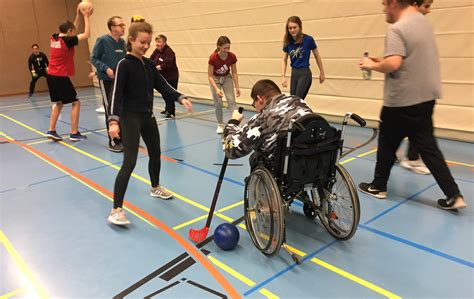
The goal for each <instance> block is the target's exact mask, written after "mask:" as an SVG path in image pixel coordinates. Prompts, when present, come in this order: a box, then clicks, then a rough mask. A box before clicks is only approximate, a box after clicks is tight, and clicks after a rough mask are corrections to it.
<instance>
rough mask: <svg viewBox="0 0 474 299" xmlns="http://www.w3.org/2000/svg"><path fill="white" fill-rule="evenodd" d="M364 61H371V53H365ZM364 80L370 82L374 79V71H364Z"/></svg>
mask: <svg viewBox="0 0 474 299" xmlns="http://www.w3.org/2000/svg"><path fill="white" fill-rule="evenodd" d="M364 59H369V52H364ZM362 78H364V80H370V79H372V71H371V70H367V71H366V70H363V71H362Z"/></svg>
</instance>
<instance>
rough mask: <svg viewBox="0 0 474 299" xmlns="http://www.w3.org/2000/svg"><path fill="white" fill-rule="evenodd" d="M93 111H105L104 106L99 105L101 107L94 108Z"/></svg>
mask: <svg viewBox="0 0 474 299" xmlns="http://www.w3.org/2000/svg"><path fill="white" fill-rule="evenodd" d="M95 112H98V113H105V108H104V106H101V107H99V108H97V109H95Z"/></svg>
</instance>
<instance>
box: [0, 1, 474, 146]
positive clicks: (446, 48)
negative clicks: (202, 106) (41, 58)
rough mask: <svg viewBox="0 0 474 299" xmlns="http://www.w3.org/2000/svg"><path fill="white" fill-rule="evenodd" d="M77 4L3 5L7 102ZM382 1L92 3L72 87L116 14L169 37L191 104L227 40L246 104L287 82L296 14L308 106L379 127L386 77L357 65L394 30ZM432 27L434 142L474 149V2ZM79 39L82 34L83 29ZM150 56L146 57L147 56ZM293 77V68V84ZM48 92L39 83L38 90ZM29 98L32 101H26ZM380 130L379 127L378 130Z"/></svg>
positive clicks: (0, 55) (445, 13)
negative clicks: (264, 87) (322, 75)
mask: <svg viewBox="0 0 474 299" xmlns="http://www.w3.org/2000/svg"><path fill="white" fill-rule="evenodd" d="M77 2H78V1H75V0H0V74H1V75H0V96H1V95H8V94H18V93H25V94H26V93H27V87H28V83H29V80H30V75H29V72H28V68H27V59H28V56H29V55H30V53H31V49H30V46H31V44H33V43H38V44H39V45H40V49H41V50H42V51H43V52H44V53H45V54H47V55H49V36H50V35H51V33H53V32H57V27H58V24H59V23H61V22H62V21H63V20H66V19H69V20H71V21H73V20H74V17H75V9H76V5H77ZM381 2H382V1H381V0H313V1H273V0H272V1H268V0H267V1H266V0H263V1H262V0H260V1H242V0H230V1H173V0H166V1H165V0H94V1H93V3H94V14H93V16H92V17H91V37H90V39H89V44H88V45H86V44H83V45H81V46H79V47H78V48H77V49H76V55H75V64H76V76H75V77H74V79H73V82H74V84H75V86H77V87H80V86H90V85H92V82H91V81H90V79H88V78H87V74H88V72H89V71H90V65H89V64H88V61H89V51H90V50H91V49H92V47H93V45H94V42H95V40H96V38H97V37H98V36H100V35H102V34H105V33H107V32H108V30H107V26H106V22H107V19H108V18H109V17H110V16H113V15H119V16H122V17H123V18H124V20H125V21H126V22H127V24H128V23H129V21H130V17H131V16H132V15H135V14H139V15H142V16H143V17H145V19H146V20H147V21H149V22H150V23H151V24H153V26H154V31H155V34H159V33H161V34H165V35H166V36H167V37H168V44H169V45H170V46H171V47H172V48H173V50H174V51H175V52H176V56H177V62H178V67H179V70H180V81H179V89H180V91H181V92H183V93H185V94H188V95H190V96H192V97H195V98H196V97H197V98H203V99H208V100H210V90H209V87H208V81H207V60H208V57H209V55H210V53H211V52H212V51H213V50H214V48H215V43H216V40H217V38H218V37H219V36H220V35H227V36H228V37H229V38H230V39H231V41H232V45H231V51H233V52H234V53H236V55H237V58H238V63H237V68H238V73H239V81H240V85H241V90H242V95H241V97H240V99H238V101H241V102H243V103H250V97H249V90H250V88H251V87H252V85H253V84H254V83H255V82H256V81H257V80H259V79H262V78H269V79H272V80H274V81H275V82H277V83H279V82H280V61H281V55H282V51H281V48H282V38H283V34H284V30H285V22H286V19H287V18H288V17H289V16H291V15H298V16H300V17H301V19H302V20H303V31H304V32H305V33H307V34H310V35H312V36H313V37H314V38H315V40H316V43H317V45H318V48H319V52H320V54H321V57H322V60H323V64H324V69H325V72H326V82H324V84H322V85H320V84H319V81H318V77H317V76H318V74H319V71H318V68H317V66H316V63H315V61H314V59H312V61H311V64H312V65H311V68H312V71H313V85H312V87H311V89H310V93H309V95H308V97H307V99H306V100H307V101H308V102H309V103H310V105H311V106H312V107H313V108H315V110H316V111H317V112H318V113H322V114H325V115H329V116H338V115H343V114H344V113H345V112H346V111H352V112H355V113H358V114H360V115H362V116H363V117H365V118H366V119H369V120H377V119H378V115H379V111H380V108H381V104H382V97H383V76H382V75H381V74H377V73H373V75H372V80H370V81H365V80H362V76H361V72H360V70H359V69H358V67H357V62H358V60H359V59H360V57H361V56H362V53H363V52H364V51H369V52H370V54H372V55H376V56H380V55H382V54H383V47H384V35H385V31H386V28H387V24H386V23H385V17H384V14H383V13H382V4H381ZM432 7H433V8H432V10H431V14H429V15H428V16H427V17H428V18H429V20H430V22H431V24H432V25H433V27H434V31H435V34H436V37H437V42H438V49H439V54H440V58H441V75H442V78H441V79H442V83H443V94H444V96H443V99H440V100H439V101H438V105H437V107H436V112H435V126H436V128H437V132H436V133H437V135H438V136H440V137H448V138H453V139H460V140H466V141H470V142H472V141H474V133H473V119H474V118H473V116H474V109H473V106H474V100H473V98H474V97H473V95H474V84H473V83H474V57H473V55H474V34H473V33H474V1H473V0H435V1H434V4H433V6H432ZM79 32H82V28H81V29H79ZM153 48H154V42H153V43H152V48H151V49H150V50H149V52H148V53H147V55H150V54H151V53H152V51H153ZM289 74H290V70H289V68H288V70H287V75H288V76H289ZM41 90H47V88H46V83H45V80H40V82H38V85H37V91H41ZM25 99H26V95H25ZM373 124H375V123H373Z"/></svg>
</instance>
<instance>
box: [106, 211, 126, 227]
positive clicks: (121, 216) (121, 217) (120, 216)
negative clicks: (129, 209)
mask: <svg viewBox="0 0 474 299" xmlns="http://www.w3.org/2000/svg"><path fill="white" fill-rule="evenodd" d="M107 220H108V221H109V222H110V223H113V224H115V225H128V224H130V221H129V220H128V219H127V217H126V216H125V212H124V210H122V208H116V209H112V211H111V212H110V215H109V217H107Z"/></svg>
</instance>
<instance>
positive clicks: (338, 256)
mask: <svg viewBox="0 0 474 299" xmlns="http://www.w3.org/2000/svg"><path fill="white" fill-rule="evenodd" d="M98 95H99V93H98V91H97V90H94V89H92V88H88V89H80V90H79V97H80V98H81V99H82V108H81V118H80V127H81V130H82V131H85V132H87V136H88V139H87V140H86V141H82V142H78V143H71V142H69V140H67V139H65V140H64V141H63V142H52V141H49V140H47V139H46V138H45V137H44V133H45V132H46V130H47V127H48V121H49V114H50V111H51V105H50V102H49V96H48V95H47V94H45V93H41V94H39V95H37V96H35V97H34V98H33V99H32V100H31V101H28V100H27V99H26V97H25V96H11V97H5V98H0V134H1V136H0V138H1V140H0V141H1V144H0V153H1V185H0V257H1V259H0V269H1V271H0V298H31V297H34V296H36V297H40V298H48V297H62V298H110V297H114V296H117V297H121V296H125V297H126V298H134V297H136V298H143V297H148V298H151V297H168V298H178V297H179V298H183V297H186V298H214V297H223V296H227V297H236V296H237V297H238V296H241V297H249V298H278V297H281V298H301V297H308V298H309V297H311V298H315V297H322V298H328V297H346V298H355V297H364V298H382V297H390V298H396V297H412V298H421V297H423V298H433V297H449V298H473V297H474V290H473V281H474V272H473V266H474V259H473V255H474V245H473V244H474V242H473V241H474V234H473V227H474V217H473V212H474V208H473V207H474V204H473V203H472V201H471V199H472V198H473V193H474V191H473V190H474V188H473V184H474V172H473V170H474V165H473V164H474V157H473V155H474V154H473V153H474V146H473V144H469V143H463V142H455V141H448V140H439V145H440V147H441V149H442V151H443V153H444V155H445V158H446V160H447V161H448V163H449V166H450V169H451V171H452V173H453V176H454V177H455V179H456V181H457V183H458V185H459V186H460V188H461V190H462V192H463V194H464V196H465V198H466V202H467V204H468V208H467V209H464V210H462V211H459V212H450V211H443V210H440V209H438V208H437V207H436V200H437V199H438V198H441V197H440V196H441V195H442V193H441V191H440V190H439V188H438V186H437V185H436V183H435V181H434V179H433V177H432V176H430V175H417V174H414V173H411V172H409V171H407V170H405V169H402V168H401V167H400V166H398V165H397V166H395V167H394V168H393V170H392V175H391V178H390V182H389V189H388V192H389V197H388V198H387V199H386V200H376V199H374V198H371V197H368V196H366V195H364V194H360V195H359V196H360V204H361V220H360V225H359V227H358V230H357V232H356V234H355V236H354V238H353V239H351V240H349V241H346V242H340V241H336V240H334V239H333V238H332V237H331V236H330V235H329V234H328V233H327V232H326V231H325V230H324V228H323V227H322V226H321V225H320V224H319V222H317V221H316V223H314V222H312V221H310V220H309V219H307V218H306V217H305V216H304V215H303V213H302V208H301V206H300V205H296V204H294V205H293V206H292V209H291V213H289V214H287V215H286V219H287V239H288V243H289V245H290V246H291V248H292V250H293V251H294V252H296V253H297V254H299V255H301V256H303V257H304V258H303V263H302V265H299V266H296V265H295V264H294V263H292V260H291V259H290V257H289V256H288V255H287V254H286V253H285V252H283V251H282V252H280V254H279V255H278V256H275V257H272V258H268V257H266V256H264V255H262V254H261V253H260V252H259V251H258V250H257V249H256V248H255V247H254V246H253V244H252V242H251V240H250V237H249V235H248V233H247V231H245V229H244V226H239V231H240V242H239V244H238V246H237V248H236V249H234V250H232V251H222V250H220V249H219V248H218V247H217V246H216V245H215V244H214V243H213V242H210V243H208V244H206V245H205V246H203V247H202V248H199V249H198V248H196V247H194V244H192V243H191V242H190V240H189V239H188V237H187V234H188V230H189V228H202V227H203V226H204V223H205V220H206V219H205V218H206V216H207V212H208V208H209V206H210V203H211V199H212V194H213V192H214V187H215V184H216V181H217V176H218V174H219V171H220V166H219V165H215V164H218V163H222V160H223V153H222V146H221V142H220V137H219V136H218V135H217V134H216V133H215V129H216V125H215V122H214V121H215V116H214V113H213V108H212V106H208V105H203V104H195V105H194V114H193V115H188V114H185V113H184V111H183V109H182V107H178V109H179V111H178V113H177V119H176V120H170V121H164V120H162V119H160V116H159V115H160V114H159V111H161V110H162V107H163V101H162V100H161V99H160V98H156V101H155V107H156V109H155V114H156V116H157V118H158V123H159V128H160V135H161V146H162V151H163V156H162V169H161V177H162V179H161V183H162V185H163V186H164V187H166V188H167V189H169V190H171V191H172V192H173V193H174V195H175V197H174V199H173V200H170V201H163V200H158V199H154V198H151V197H149V196H148V192H149V181H148V179H149V178H148V173H147V162H148V159H147V157H146V152H144V151H142V152H141V153H140V156H139V159H138V163H137V167H136V168H135V171H134V175H133V177H132V178H131V180H130V183H129V186H128V190H127V193H126V202H127V203H126V207H127V210H128V216H129V219H130V220H131V221H132V225H130V226H129V227H128V228H121V227H116V226H113V225H110V224H109V223H107V221H106V217H107V215H108V213H109V211H110V208H111V205H112V204H111V197H112V192H113V184H114V179H115V176H116V174H117V169H119V167H120V164H121V161H122V154H117V153H112V152H110V151H108V150H107V147H106V144H107V137H106V132H105V129H104V119H103V117H104V116H103V114H98V113H97V112H96V111H95V109H96V108H97V107H99V106H100V105H101V101H100V99H99V96H98ZM69 112H70V108H69V107H65V108H64V110H63V113H62V116H61V118H60V121H59V122H58V133H60V134H63V135H64V134H68V133H69V129H70V125H69V123H70V115H69ZM251 114H252V113H251V112H246V119H248V118H249V116H251ZM370 135H371V130H370V129H364V128H356V127H349V128H348V130H347V134H346V145H347V146H352V147H353V146H356V145H357V144H359V143H361V142H363V141H365V140H367V139H368V138H369V137H370ZM375 149H376V141H374V142H372V143H371V144H369V145H368V146H365V147H363V148H360V149H358V150H357V151H355V152H353V153H352V155H350V157H346V158H345V159H343V160H342V163H344V166H345V167H346V168H347V170H348V171H349V172H350V174H351V176H352V178H353V180H354V181H355V183H356V184H358V183H359V182H361V181H367V180H370V179H371V177H372V174H373V169H374V163H375ZM231 163H233V164H237V165H234V166H229V167H228V169H227V172H226V174H225V181H224V183H223V186H222V189H221V194H220V197H219V202H218V205H217V210H218V213H217V214H216V216H215V217H214V220H213V223H212V226H211V233H212V230H213V228H215V227H216V226H217V225H218V224H219V223H222V222H225V221H228V222H231V221H234V220H236V219H238V218H240V217H241V216H243V179H244V177H245V176H247V175H248V173H249V167H248V159H247V157H246V158H243V159H240V160H237V161H231ZM238 164H242V165H241V166H240V165H238ZM2 296H3V297H2Z"/></svg>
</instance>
